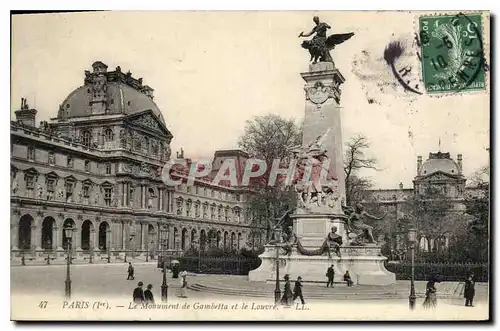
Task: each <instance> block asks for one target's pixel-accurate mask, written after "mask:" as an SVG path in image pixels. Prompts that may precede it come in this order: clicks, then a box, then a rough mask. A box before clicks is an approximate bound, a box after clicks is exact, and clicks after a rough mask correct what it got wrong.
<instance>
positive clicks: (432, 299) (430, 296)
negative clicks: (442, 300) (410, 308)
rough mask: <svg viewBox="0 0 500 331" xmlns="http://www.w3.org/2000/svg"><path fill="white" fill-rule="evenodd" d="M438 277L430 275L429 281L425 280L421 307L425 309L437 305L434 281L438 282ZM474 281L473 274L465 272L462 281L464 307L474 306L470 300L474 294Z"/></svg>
mask: <svg viewBox="0 0 500 331" xmlns="http://www.w3.org/2000/svg"><path fill="white" fill-rule="evenodd" d="M440 282H441V281H440V280H439V277H437V276H431V278H430V279H429V281H428V282H427V285H426V288H425V300H424V304H423V307H424V308H426V309H429V308H435V307H436V306H437V289H436V283H440ZM475 285H476V281H475V280H474V274H473V273H472V272H469V273H468V274H467V278H466V280H465V282H464V299H465V306H466V307H474V306H473V305H472V302H473V300H474V296H475V294H476V289H475Z"/></svg>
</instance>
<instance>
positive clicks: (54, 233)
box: [50, 223, 59, 249]
mask: <svg viewBox="0 0 500 331" xmlns="http://www.w3.org/2000/svg"><path fill="white" fill-rule="evenodd" d="M58 230H59V227H58V226H57V223H55V224H54V225H53V226H52V247H50V248H51V249H57V248H58V247H59V240H58V239H59V238H58V237H57V235H58Z"/></svg>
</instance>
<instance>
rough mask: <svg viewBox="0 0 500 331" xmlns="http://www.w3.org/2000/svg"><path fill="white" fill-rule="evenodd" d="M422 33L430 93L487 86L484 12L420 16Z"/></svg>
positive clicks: (427, 85)
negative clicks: (482, 23)
mask: <svg viewBox="0 0 500 331" xmlns="http://www.w3.org/2000/svg"><path fill="white" fill-rule="evenodd" d="M419 32H420V40H421V44H420V45H421V46H420V47H421V52H422V77H423V81H424V85H425V89H426V91H427V92H428V93H442V92H463V91H470V90H481V89H484V88H485V86H486V84H485V70H484V65H485V63H484V53H483V49H484V47H483V41H482V25H481V14H479V13H474V14H462V13H460V14H456V15H433V16H421V17H420V18H419Z"/></svg>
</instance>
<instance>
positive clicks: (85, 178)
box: [10, 62, 250, 257]
mask: <svg viewBox="0 0 500 331" xmlns="http://www.w3.org/2000/svg"><path fill="white" fill-rule="evenodd" d="M107 68H108V67H107V66H106V65H105V64H104V63H102V62H95V63H94V64H93V65H92V72H90V71H85V77H84V84H83V85H82V86H81V87H79V88H77V89H76V90H74V91H73V92H71V93H70V94H69V95H68V97H67V98H66V99H65V100H64V101H63V102H62V103H61V105H60V107H59V111H58V113H57V117H55V118H52V119H50V121H48V122H45V121H43V122H41V123H40V125H39V126H37V125H36V114H37V110H35V109H32V108H30V107H29V105H28V104H27V102H26V100H25V99H22V101H21V107H20V109H19V110H17V111H16V112H15V116H16V119H15V120H14V121H11V125H10V130H11V249H12V250H18V249H25V250H26V249H29V250H32V253H33V254H34V255H35V256H36V257H38V256H41V254H42V252H43V250H45V249H54V250H57V251H59V252H62V250H63V249H65V248H66V247H67V245H68V240H67V238H66V237H65V232H64V231H63V229H64V228H65V227H68V226H69V227H73V228H74V229H75V230H74V232H73V235H72V242H73V245H72V247H73V249H74V250H75V252H76V254H77V256H79V257H85V256H86V255H87V254H89V253H90V252H94V253H95V254H100V253H102V252H107V250H108V249H109V250H110V251H111V252H115V253H116V255H121V256H122V257H123V255H124V254H125V253H126V252H125V251H127V254H135V255H139V254H146V253H147V252H153V253H155V252H157V251H158V250H159V249H162V248H163V244H165V248H166V249H168V250H185V249H187V248H189V247H192V246H195V247H201V248H202V249H206V248H207V247H209V246H212V247H218V248H221V249H226V250H228V249H240V248H242V247H244V246H245V245H246V241H247V237H248V234H249V232H250V222H249V219H248V217H247V213H246V209H245V205H244V203H245V199H246V191H245V190H244V189H242V188H239V187H229V186H221V185H217V186H216V185H212V184H211V182H210V181H208V180H198V181H196V182H195V184H194V186H191V187H190V186H186V185H185V184H181V185H179V186H176V187H172V186H167V185H165V183H163V181H162V178H161V173H162V169H163V165H164V164H165V163H166V161H167V160H169V158H170V157H171V151H170V141H171V140H172V138H173V135H172V133H171V132H170V131H169V130H168V129H167V126H166V122H165V119H164V117H163V115H162V112H161V111H160V109H159V108H158V106H157V105H156V104H155V102H154V101H153V99H154V97H153V89H152V88H151V87H149V86H147V85H144V84H143V81H142V78H138V79H136V78H134V77H133V76H132V74H131V73H130V72H127V73H123V72H122V71H121V68H120V67H116V69H115V70H114V71H108V69H107ZM183 154H184V153H183V152H181V154H180V155H179V154H178V155H177V156H178V157H179V158H184V155H183ZM221 157H224V158H234V159H235V160H238V163H241V162H244V159H245V157H248V156H246V154H245V153H244V152H241V151H217V152H216V153H215V159H214V166H215V167H216V166H217V165H218V164H219V159H220V158H221ZM215 167H214V168H215ZM173 176H174V177H177V178H182V177H184V178H187V177H186V176H185V174H183V173H182V171H180V172H174V174H173ZM162 231H163V232H162ZM164 238H166V239H165V241H163V240H164ZM132 252H133V253H132Z"/></svg>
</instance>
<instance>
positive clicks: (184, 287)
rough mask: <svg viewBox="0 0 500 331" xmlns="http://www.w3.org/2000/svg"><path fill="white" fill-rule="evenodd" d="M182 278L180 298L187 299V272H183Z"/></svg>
mask: <svg viewBox="0 0 500 331" xmlns="http://www.w3.org/2000/svg"><path fill="white" fill-rule="evenodd" d="M180 276H181V288H180V295H179V297H181V298H187V272H186V271H183V272H181V274H180Z"/></svg>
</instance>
